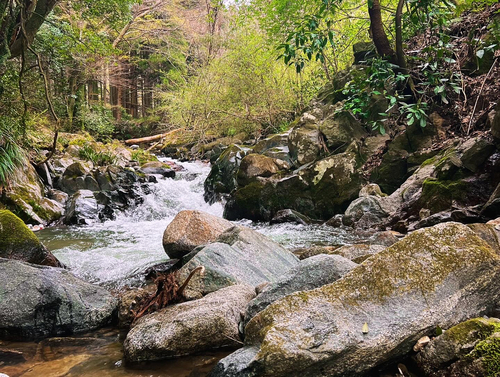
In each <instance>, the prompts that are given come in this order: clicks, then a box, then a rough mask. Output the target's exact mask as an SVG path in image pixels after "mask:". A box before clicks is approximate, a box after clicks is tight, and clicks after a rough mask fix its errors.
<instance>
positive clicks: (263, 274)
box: [178, 226, 299, 297]
mask: <svg viewBox="0 0 500 377" xmlns="http://www.w3.org/2000/svg"><path fill="white" fill-rule="evenodd" d="M298 263H299V260H298V258H297V257H296V256H295V255H293V254H292V253H291V252H289V251H288V250H286V249H285V248H284V247H283V246H281V245H279V244H277V243H276V242H273V241H271V240H270V239H268V238H267V237H265V236H264V235H262V234H260V233H258V232H256V231H254V230H251V229H249V228H245V227H241V226H234V227H232V228H230V229H228V230H227V231H226V232H224V233H223V234H221V235H220V236H219V238H217V240H216V242H215V243H212V244H210V245H207V246H206V247H204V248H203V249H201V250H200V251H198V252H197V253H196V255H194V256H193V257H192V258H191V259H190V260H189V261H188V262H187V263H186V264H185V265H184V266H183V267H182V268H181V269H180V270H179V276H178V280H179V282H180V283H182V282H184V280H185V279H186V278H187V277H188V275H189V274H190V272H191V271H192V270H194V269H195V268H196V267H198V266H203V267H205V272H204V274H202V275H195V277H194V278H193V279H192V280H191V281H190V283H189V286H188V289H187V290H186V292H185V293H186V295H187V296H188V297H200V296H201V295H205V294H207V293H210V292H214V291H217V290H219V289H221V288H224V287H227V286H229V285H234V284H248V285H251V286H257V285H259V284H262V283H265V282H274V281H277V279H278V278H279V277H280V276H281V275H282V274H283V273H285V272H287V271H288V270H289V269H290V268H291V267H294V266H296V265H297V264H298Z"/></svg>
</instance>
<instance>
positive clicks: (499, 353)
mask: <svg viewBox="0 0 500 377" xmlns="http://www.w3.org/2000/svg"><path fill="white" fill-rule="evenodd" d="M498 330H499V331H500V328H498ZM479 358H481V359H482V362H483V366H484V368H485V369H486V374H485V376H486V377H496V376H498V375H499V374H500V332H497V333H495V334H493V335H492V336H490V337H489V338H487V339H485V340H483V341H481V342H479V343H478V344H477V345H476V347H474V350H473V351H472V352H471V353H470V354H468V355H467V356H466V358H465V359H466V360H467V361H473V360H475V359H479Z"/></svg>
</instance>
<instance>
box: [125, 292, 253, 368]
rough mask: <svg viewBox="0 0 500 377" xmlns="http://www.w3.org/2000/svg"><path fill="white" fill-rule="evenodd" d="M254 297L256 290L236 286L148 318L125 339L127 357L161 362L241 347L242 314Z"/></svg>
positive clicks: (171, 307) (166, 309)
mask: <svg viewBox="0 0 500 377" xmlns="http://www.w3.org/2000/svg"><path fill="white" fill-rule="evenodd" d="M253 297H255V292H254V289H253V288H252V287H249V286H246V285H235V286H232V287H227V288H224V289H221V290H219V291H217V292H214V293H211V294H209V295H207V296H205V297H204V298H202V299H200V300H196V301H189V302H185V303H182V304H177V305H173V306H170V307H167V308H165V309H162V310H160V311H158V312H155V313H153V314H150V315H147V316H144V317H143V318H141V319H140V320H139V321H138V322H137V324H136V325H135V326H134V327H133V328H132V330H130V332H129V333H128V335H127V338H126V339H125V343H124V351H125V357H126V359H127V360H129V361H133V362H136V361H150V360H161V359H166V358H171V357H175V356H182V355H189V354H193V353H196V352H200V351H205V350H211V349H214V348H221V347H226V346H233V347H234V346H237V345H238V344H239V342H240V341H239V334H238V325H239V322H240V320H241V313H242V312H243V311H244V310H245V306H246V305H247V304H248V302H249V301H250V300H251V299H252V298H253Z"/></svg>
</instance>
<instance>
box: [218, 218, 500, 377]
mask: <svg viewBox="0 0 500 377" xmlns="http://www.w3.org/2000/svg"><path fill="white" fill-rule="evenodd" d="M499 299H500V257H498V256H497V255H496V254H495V253H494V252H493V250H492V249H491V248H490V247H489V246H488V245H487V244H486V243H485V242H484V241H483V240H481V239H480V238H479V237H477V236H476V235H475V233H474V232H473V231H472V230H470V229H469V228H468V227H466V226H465V225H462V224H458V223H448V224H439V225H437V226H435V227H432V228H427V229H422V230H418V231H415V232H413V233H412V234H410V235H409V236H407V237H406V238H404V239H403V240H402V241H400V242H398V243H396V244H394V245H393V246H391V247H389V248H387V249H386V250H384V251H382V252H380V253H378V254H376V255H374V256H372V257H371V258H369V259H367V260H366V261H365V262H364V263H362V264H361V265H359V266H358V267H356V268H355V269H354V270H352V271H351V272H349V273H348V274H347V275H345V276H344V277H343V278H341V279H340V280H338V281H336V282H335V283H333V284H329V285H325V286H323V287H321V288H317V289H314V290H312V291H306V292H297V293H293V294H291V295H289V296H286V297H285V298H283V299H281V300H279V301H276V302H275V303H273V304H272V305H270V306H268V307H267V308H266V309H265V310H263V311H262V312H260V313H259V314H257V315H256V316H255V317H254V318H253V319H252V320H251V321H250V322H249V323H248V325H247V326H246V328H245V335H246V337H245V348H244V349H243V350H242V351H239V352H237V353H235V354H232V355H230V356H228V357H226V358H225V359H223V360H222V361H221V362H220V363H219V364H218V366H217V367H216V368H215V369H214V371H213V372H212V376H247V377H248V376H262V375H266V376H304V377H307V376H318V375H328V376H346V375H363V374H364V373H366V372H367V371H369V370H370V369H372V368H374V367H376V366H378V365H381V364H383V363H386V362H388V361H390V360H392V359H397V358H399V357H402V356H403V355H406V354H407V353H408V352H409V351H410V350H411V349H412V347H413V345H414V344H415V343H416V341H417V340H418V339H420V338H421V337H422V336H423V335H430V334H431V333H432V332H433V331H435V329H436V328H437V326H440V327H442V328H449V327H451V326H453V325H455V324H458V323H460V322H462V321H464V320H466V319H468V318H471V317H474V316H480V315H482V314H484V313H486V312H488V310H489V309H491V308H492V307H493V306H494V305H495V303H496V302H498V300H499Z"/></svg>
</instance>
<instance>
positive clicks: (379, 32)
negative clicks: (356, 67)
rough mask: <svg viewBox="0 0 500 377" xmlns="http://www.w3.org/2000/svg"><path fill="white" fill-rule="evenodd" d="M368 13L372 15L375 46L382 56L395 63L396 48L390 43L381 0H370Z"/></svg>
mask: <svg viewBox="0 0 500 377" xmlns="http://www.w3.org/2000/svg"><path fill="white" fill-rule="evenodd" d="M368 14H369V15H370V30H371V32H372V39H373V44H374V45H375V48H376V49H377V52H378V54H379V55H380V56H382V57H384V58H388V59H389V60H390V61H392V62H393V63H395V54H394V50H393V49H392V47H391V44H390V43H389V39H388V38H387V34H386V33H385V30H384V24H383V23H382V13H381V8H380V1H379V0H368Z"/></svg>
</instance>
